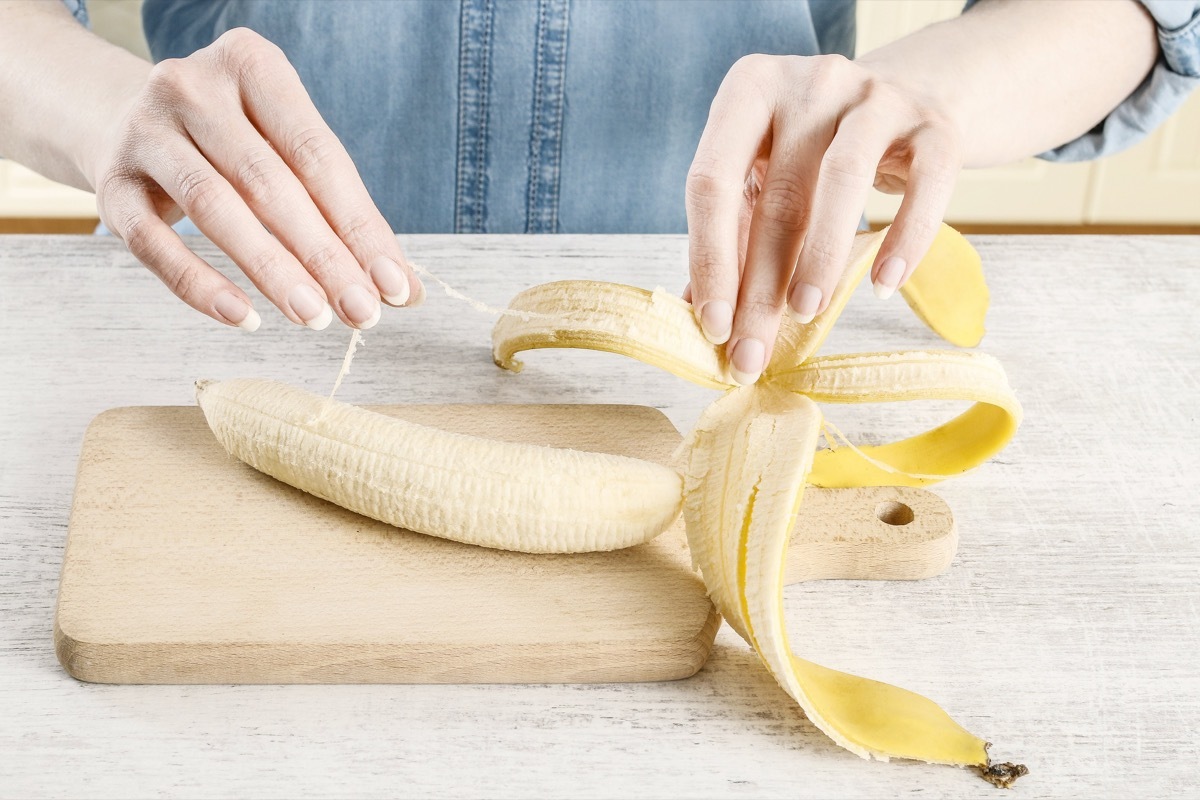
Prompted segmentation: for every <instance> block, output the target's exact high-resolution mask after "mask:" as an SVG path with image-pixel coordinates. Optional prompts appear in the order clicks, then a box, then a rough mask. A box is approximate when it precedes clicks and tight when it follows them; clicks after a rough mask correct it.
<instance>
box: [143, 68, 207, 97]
mask: <svg viewBox="0 0 1200 800" xmlns="http://www.w3.org/2000/svg"><path fill="white" fill-rule="evenodd" d="M195 85H196V82H195V80H194V78H193V75H192V70H191V67H190V65H189V64H188V63H187V61H186V60H185V59H182V58H168V59H166V60H165V61H160V62H158V63H157V64H155V65H154V67H153V68H151V70H150V77H149V79H148V80H147V82H146V88H147V90H148V91H149V92H150V93H152V94H153V95H157V96H159V97H164V98H169V99H172V100H181V99H188V98H191V97H192V93H193V91H194V88H195Z"/></svg>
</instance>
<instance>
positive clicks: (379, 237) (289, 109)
mask: <svg viewBox="0 0 1200 800" xmlns="http://www.w3.org/2000/svg"><path fill="white" fill-rule="evenodd" d="M231 33H232V32H231ZM227 35H228V34H227ZM239 36H240V38H242V39H244V40H245V41H235V42H234V43H233V45H232V46H231V47H230V48H228V49H227V50H226V51H224V52H225V54H226V55H225V57H226V58H228V59H230V60H231V61H232V65H233V67H234V70H235V74H237V75H238V78H239V86H240V90H241V93H242V97H243V100H244V102H245V106H246V112H247V114H248V116H249V117H250V120H251V121H252V122H253V123H254V125H255V126H256V127H257V128H258V130H259V131H261V132H262V135H263V136H264V137H265V138H266V139H267V141H269V142H270V143H271V145H272V146H273V147H274V148H275V150H276V151H278V152H279V154H280V155H281V156H282V157H283V160H284V161H285V162H286V163H287V164H288V166H289V167H290V168H291V169H292V171H293V172H294V173H295V174H296V176H297V177H298V178H299V180H300V182H301V183H302V184H303V185H304V187H305V188H306V189H307V191H308V193H309V195H310V196H311V197H312V199H313V201H314V202H315V203H316V205H317V207H318V208H319V209H320V211H321V214H322V215H323V216H324V217H325V219H326V220H327V221H328V224H329V226H330V227H331V228H332V229H333V232H334V233H335V234H336V235H337V237H338V238H339V239H341V241H342V242H344V243H345V245H346V247H347V248H348V249H349V251H350V252H351V253H352V254H353V255H354V258H355V260H356V261H358V263H359V265H360V266H361V268H362V269H363V270H365V271H366V272H367V273H368V274H369V275H370V276H371V279H372V281H373V282H374V283H375V285H376V287H377V288H378V290H379V293H380V294H381V295H382V296H383V298H384V299H385V300H387V302H388V303H390V304H391V305H396V306H400V305H405V304H407V303H408V302H409V300H410V299H413V298H416V297H417V296H418V295H420V294H423V290H420V291H418V287H420V285H421V282H420V281H419V280H418V279H417V277H416V275H414V274H413V271H412V269H411V267H410V266H409V265H408V262H407V260H406V259H405V256H404V252H403V250H402V249H401V248H400V243H399V242H398V241H397V240H396V236H395V234H394V233H393V232H392V229H391V226H390V225H388V223H387V220H385V219H384V217H383V215H382V214H381V213H380V212H379V209H378V208H376V206H375V203H374V201H372V200H371V196H370V193H369V192H368V191H367V187H366V185H365V184H364V183H363V181H362V177H361V176H360V175H359V174H358V170H357V168H356V167H355V166H354V162H353V160H352V159H351V158H350V155H349V153H347V152H346V149H345V148H344V147H343V146H342V143H341V142H340V141H338V138H337V136H335V135H334V133H333V131H331V130H330V129H329V126H328V125H326V124H325V120H324V119H322V117H321V114H320V112H319V111H317V107H316V106H315V105H313V102H312V99H311V98H310V97H309V95H308V92H307V91H306V90H305V88H304V85H303V83H301V81H300V76H299V75H298V74H297V73H296V70H295V69H294V68H293V67H292V65H291V64H290V63H289V62H288V60H287V57H286V56H285V55H284V54H283V52H282V51H281V50H279V48H277V47H275V46H274V45H272V44H271V43H269V42H267V41H266V40H265V39H262V38H261V37H257V34H253V33H251V32H246V34H239ZM255 37H257V38H255Z"/></svg>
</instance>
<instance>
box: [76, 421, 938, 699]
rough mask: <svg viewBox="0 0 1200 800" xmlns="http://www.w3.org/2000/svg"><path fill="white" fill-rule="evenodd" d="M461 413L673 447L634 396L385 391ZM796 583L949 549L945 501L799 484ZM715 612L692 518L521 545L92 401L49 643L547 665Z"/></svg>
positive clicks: (549, 435)
mask: <svg viewBox="0 0 1200 800" xmlns="http://www.w3.org/2000/svg"><path fill="white" fill-rule="evenodd" d="M374 410H376V411H379V412H381V413H385V414H389V415H392V416H396V417H402V418H404V419H407V420H411V421H413V422H418V423H422V424H427V425H434V426H438V427H441V428H444V429H447V430H452V431H457V432H460V433H468V434H476V435H483V436H489V437H491V438H495V439H503V440H507V441H522V442H535V443H538V444H543V445H551V446H556V447H574V448H579V449H586V450H593V451H597V452H606V453H617V454H621V455H628V456H636V457H639V458H646V459H651V460H656V461H659V462H663V463H667V462H668V460H669V458H670V455H671V452H672V451H673V450H674V449H675V447H676V445H677V444H678V443H679V441H680V436H679V434H678V432H677V431H676V430H675V429H674V427H673V426H672V425H671V423H670V422H669V421H668V420H667V418H666V417H665V416H663V415H662V413H661V412H659V411H657V410H655V409H652V408H646V407H640V406H604V405H586V406H585V405H550V406H535V405H526V406H517V405H507V406H466V405H458V406H456V405H444V406H381V407H376V408H375V409H374ZM796 530H797V533H796V534H794V536H793V540H792V547H791V554H790V556H789V570H790V572H789V581H796V580H808V579H815V578H823V577H838V578H851V577H866V578H888V579H912V578H920V577H926V576H928V575H933V574H936V573H938V572H940V571H941V570H943V569H944V568H945V567H946V566H948V565H949V562H950V559H951V558H952V557H953V555H954V549H955V545H956V535H955V532H954V522H953V518H952V516H951V514H950V511H949V508H948V507H946V505H945V503H943V502H942V501H941V500H940V499H939V498H938V497H937V496H936V495H933V494H932V493H929V492H926V491H923V490H920V489H902V488H892V487H886V488H875V489H862V490H819V489H809V490H808V492H807V493H806V495H805V502H804V505H803V509H802V514H801V516H800V518H799V520H798V524H797V528H796ZM719 624H720V617H719V616H718V614H717V613H716V611H715V609H714V608H713V606H712V604H711V602H710V601H709V600H708V598H707V596H706V595H705V590H704V585H703V583H702V582H701V580H700V578H699V577H698V575H696V574H695V573H694V572H693V571H692V568H691V560H690V556H689V553H688V550H687V541H686V536H685V534H684V529H683V524H682V521H680V522H678V523H677V524H676V525H675V527H674V528H672V529H671V530H669V531H668V532H667V533H665V534H663V535H662V536H660V537H659V538H657V539H655V540H654V541H652V542H650V543H648V544H645V545H642V546H640V547H635V548H630V549H628V550H622V551H618V552H613V553H588V554H581V555H529V554H522V553H508V552H503V551H498V550H488V549H485V548H480V547H474V546H470V545H464V544H459V543H457V542H450V541H446V540H443V539H438V538H434V537H431V536H424V535H421V534H416V533H411V532H409V531H404V530H399V529H396V528H393V527H390V526H388V525H385V524H383V523H380V522H375V521H374V520H370V519H367V518H365V517H361V516H359V515H357V514H354V513H352V512H349V511H346V510H344V509H341V508H338V507H337V506H334V505H332V504H330V503H326V502H325V501H322V500H319V499H317V498H315V497H311V496H309V495H307V494H304V493H303V492H301V491H299V490H296V489H293V488H291V487H289V486H286V485H284V484H282V483H279V482H277V481H275V480H274V479H273V478H270V477H268V476H266V475H263V474H260V473H258V472H256V471H255V470H253V469H251V468H250V467H248V466H246V465H244V464H242V463H240V462H238V461H236V460H234V459H232V458H231V457H229V456H228V455H226V453H225V451H224V450H223V449H222V448H221V447H220V445H219V444H218V443H217V442H216V440H215V439H214V438H213V436H212V434H211V433H210V432H209V430H208V427H207V426H206V425H205V423H204V419H203V416H202V415H201V413H200V411H199V409H197V408H191V407H135V408H121V409H114V410H112V411H108V412H105V413H103V414H101V415H100V416H98V417H97V418H96V419H95V420H94V421H93V422H92V424H91V426H90V427H89V428H88V431H87V434H86V436H85V438H84V443H83V450H82V454H81V456H80V462H79V472H78V477H77V481H76V487H75V499H74V505H73V508H72V512H71V521H70V526H69V530H68V540H67V549H66V555H65V557H64V562H63V571H62V580H61V584H60V588H59V598H58V609H57V613H56V616H55V642H56V646H57V652H58V658H59V661H60V662H61V663H62V665H63V666H64V667H65V668H66V670H67V672H68V673H70V674H71V675H73V676H74V677H76V678H79V679H80V680H86V681H96V682H102V683H553V682H607V681H655V680H670V679H676V678H683V677H687V676H689V675H692V674H694V673H695V672H696V671H697V670H698V669H699V668H700V667H701V666H702V665H703V664H704V662H705V660H706V659H707V657H708V653H709V650H710V649H711V647H712V643H713V638H714V636H715V635H716V631H717V628H718V626H719Z"/></svg>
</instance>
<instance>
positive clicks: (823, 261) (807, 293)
mask: <svg viewBox="0 0 1200 800" xmlns="http://www.w3.org/2000/svg"><path fill="white" fill-rule="evenodd" d="M895 136H896V133H895V131H894V129H893V126H892V125H890V124H889V121H888V120H887V119H885V118H882V117H880V116H879V115H877V114H875V113H872V112H870V111H862V110H856V111H851V112H850V113H849V114H847V115H846V116H845V117H843V119H842V122H841V124H840V125H839V126H838V130H837V133H836V134H835V135H834V137H833V140H832V141H831V142H830V143H829V148H828V149H827V150H826V151H825V154H824V156H823V157H822V159H821V168H820V174H819V176H818V178H817V182H816V190H815V192H814V194H813V207H812V216H811V219H810V220H809V227H808V231H807V235H806V237H805V240H804V247H803V248H802V249H801V251H800V259H799V261H798V262H797V264H796V271H795V274H794V275H793V276H792V280H791V285H790V287H789V289H788V312H789V314H790V315H791V316H792V318H793V319H795V320H796V321H797V322H800V323H808V322H812V320H813V318H814V317H815V316H816V315H817V314H820V313H821V312H822V311H824V310H825V309H826V308H827V307H828V305H829V300H830V298H831V297H832V295H833V290H834V288H835V287H836V286H837V284H838V281H839V280H840V279H841V277H842V272H843V271H844V270H845V268H846V259H847V258H848V257H849V255H850V247H851V245H852V244H853V241H854V234H855V232H856V231H857V230H858V224H859V222H860V220H861V219H862V213H863V209H864V208H865V207H866V204H867V195H868V193H869V192H870V191H871V185H872V183H874V180H875V170H876V167H877V166H878V165H879V160H880V159H881V158H882V157H883V154H884V153H885V152H886V151H887V148H888V145H889V144H890V143H891V142H892V141H893V140H894V139H895Z"/></svg>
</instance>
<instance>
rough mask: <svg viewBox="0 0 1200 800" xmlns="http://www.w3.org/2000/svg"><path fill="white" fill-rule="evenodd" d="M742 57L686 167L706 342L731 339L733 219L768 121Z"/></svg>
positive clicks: (751, 69)
mask: <svg viewBox="0 0 1200 800" xmlns="http://www.w3.org/2000/svg"><path fill="white" fill-rule="evenodd" d="M760 63H761V61H756V60H754V59H753V57H748V58H743V59H741V60H740V61H738V63H737V64H735V65H734V67H733V68H732V69H731V70H730V71H729V74H728V75H726V76H725V80H724V81H722V82H721V87H720V88H719V89H718V90H717V94H716V97H715V98H714V99H713V102H712V107H711V109H710V110H709V116H708V122H707V123H706V124H705V126H704V133H703V134H701V137H700V144H699V145H698V146H697V147H696V155H695V157H694V158H693V159H692V164H691V167H690V169H689V170H688V177H687V186H686V208H687V223H688V262H689V269H690V273H691V279H692V296H693V301H692V305H693V307H694V308H695V311H696V315H697V317H698V318H699V320H700V327H701V328H702V329H703V330H704V335H705V337H706V338H707V339H708V340H709V341H710V342H712V343H713V344H724V343H725V342H726V341H728V340H729V336H730V334H731V332H732V325H733V308H734V305H735V304H736V302H737V294H738V274H739V258H738V217H739V214H740V212H741V209H742V207H743V206H744V204H745V198H744V194H745V191H746V178H747V175H749V173H750V170H751V167H752V166H753V164H754V158H755V156H756V155H757V153H758V151H759V150H760V149H761V148H762V146H763V142H764V140H765V138H766V137H767V135H768V131H769V130H770V124H771V112H770V102H771V101H770V99H769V98H766V97H763V96H762V93H761V90H760V89H759V88H758V86H759V83H758V81H757V79H756V78H755V76H754V73H755V71H756V70H758V69H760V66H758V65H759V64H760Z"/></svg>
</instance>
